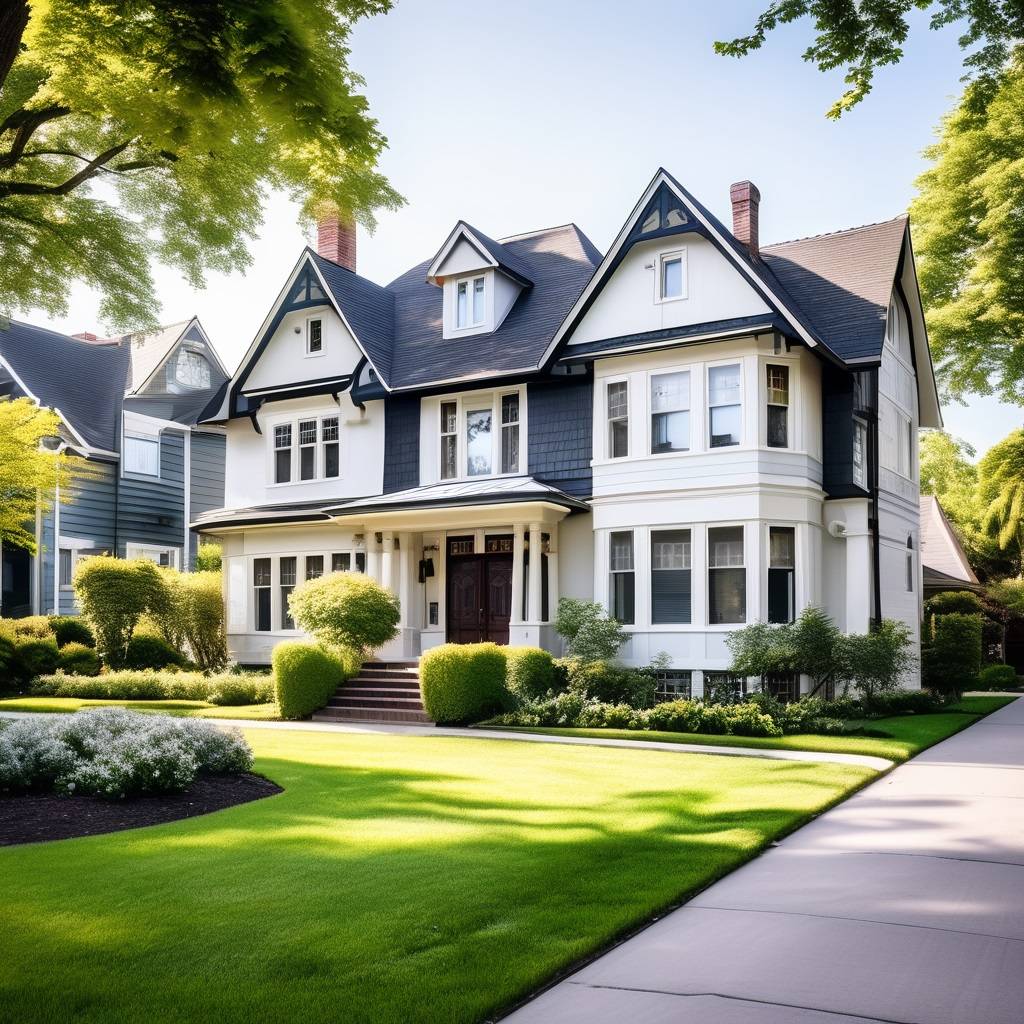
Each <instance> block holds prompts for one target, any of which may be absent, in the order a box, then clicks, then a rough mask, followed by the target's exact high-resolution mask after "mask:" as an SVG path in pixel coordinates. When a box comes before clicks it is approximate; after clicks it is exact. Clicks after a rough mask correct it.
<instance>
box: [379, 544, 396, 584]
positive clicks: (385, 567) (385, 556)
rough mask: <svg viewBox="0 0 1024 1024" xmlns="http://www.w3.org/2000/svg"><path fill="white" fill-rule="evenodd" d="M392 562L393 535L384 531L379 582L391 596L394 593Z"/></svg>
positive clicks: (393, 557) (393, 555) (393, 554)
mask: <svg viewBox="0 0 1024 1024" xmlns="http://www.w3.org/2000/svg"><path fill="white" fill-rule="evenodd" d="M394 561H395V535H394V534H393V533H392V532H391V531H390V530H385V531H384V535H383V540H382V542H381V552H380V582H381V586H383V587H387V589H388V590H390V591H391V593H393V594H394V593H395V592H396V587H395V575H394Z"/></svg>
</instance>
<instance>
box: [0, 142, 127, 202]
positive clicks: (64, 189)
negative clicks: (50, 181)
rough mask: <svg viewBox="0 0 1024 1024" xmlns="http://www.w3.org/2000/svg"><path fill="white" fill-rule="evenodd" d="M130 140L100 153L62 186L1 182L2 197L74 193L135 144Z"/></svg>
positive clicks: (26, 182) (0, 192) (31, 182)
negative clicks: (83, 183)
mask: <svg viewBox="0 0 1024 1024" xmlns="http://www.w3.org/2000/svg"><path fill="white" fill-rule="evenodd" d="M133 141H134V140H133V139H128V140H127V141H125V142H122V143H119V144H118V145H116V146H111V148H110V149H108V150H106V151H104V152H103V153H100V155H99V156H97V157H94V158H93V159H92V160H90V161H89V162H88V163H87V164H86V165H85V166H84V167H83V168H82V169H81V170H80V171H79V172H78V173H77V174H73V175H72V176H71V177H70V178H68V180H67V181H65V182H63V183H62V184H60V185H43V184H41V183H39V182H34V181H0V196H66V195H67V194H68V193H69V192H73V191H74V190H75V189H76V188H78V186H79V185H81V184H82V182H84V181H88V180H89V179H90V178H92V177H94V176H95V175H96V174H98V173H99V172H100V170H102V169H103V168H104V166H105V165H106V164H108V163H110V161H111V160H113V159H114V157H116V156H118V155H120V154H121V153H123V152H124V151H125V150H126V149H127V148H128V147H129V146H130V145H131V144H132V142H133Z"/></svg>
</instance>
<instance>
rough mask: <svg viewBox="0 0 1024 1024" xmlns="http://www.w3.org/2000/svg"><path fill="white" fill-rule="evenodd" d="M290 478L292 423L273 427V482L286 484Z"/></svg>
mask: <svg viewBox="0 0 1024 1024" xmlns="http://www.w3.org/2000/svg"><path fill="white" fill-rule="evenodd" d="M291 478H292V425H291V424H290V423H282V424H281V425H280V426H277V427H274V483H276V484H286V483H288V482H289V481H290V480H291Z"/></svg>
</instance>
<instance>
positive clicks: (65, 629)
mask: <svg viewBox="0 0 1024 1024" xmlns="http://www.w3.org/2000/svg"><path fill="white" fill-rule="evenodd" d="M48 621H49V623H50V629H51V631H52V632H53V635H54V636H55V637H56V638H57V646H58V647H64V646H65V645H66V644H84V645H85V646H86V647H95V646H96V638H95V637H94V636H93V635H92V630H91V629H90V628H89V624H88V623H87V622H86V621H85V619H83V618H82V617H81V616H80V615H51V616H49V617H48Z"/></svg>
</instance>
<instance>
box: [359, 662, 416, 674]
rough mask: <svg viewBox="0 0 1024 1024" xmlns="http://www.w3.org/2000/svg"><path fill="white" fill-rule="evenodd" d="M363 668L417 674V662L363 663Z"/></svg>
mask: <svg viewBox="0 0 1024 1024" xmlns="http://www.w3.org/2000/svg"><path fill="white" fill-rule="evenodd" d="M363 668H371V669H386V670H389V671H399V670H400V671H403V672H419V670H420V663H419V662H418V661H364V662H363Z"/></svg>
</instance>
